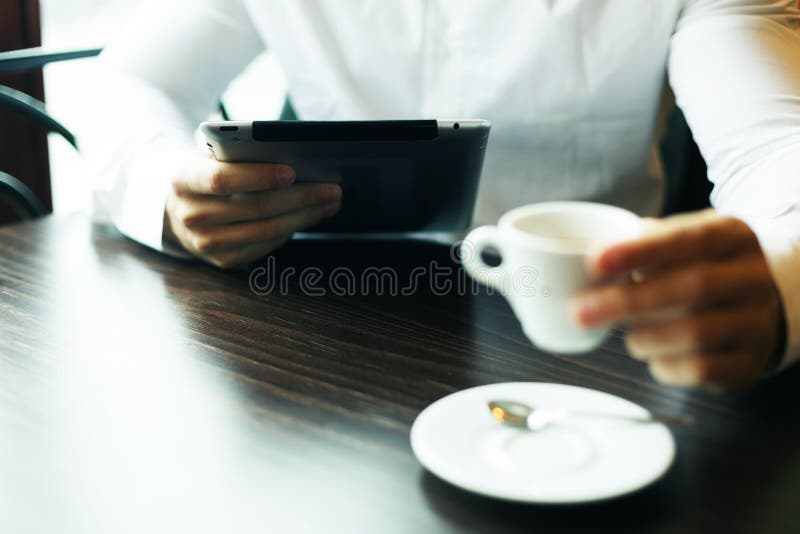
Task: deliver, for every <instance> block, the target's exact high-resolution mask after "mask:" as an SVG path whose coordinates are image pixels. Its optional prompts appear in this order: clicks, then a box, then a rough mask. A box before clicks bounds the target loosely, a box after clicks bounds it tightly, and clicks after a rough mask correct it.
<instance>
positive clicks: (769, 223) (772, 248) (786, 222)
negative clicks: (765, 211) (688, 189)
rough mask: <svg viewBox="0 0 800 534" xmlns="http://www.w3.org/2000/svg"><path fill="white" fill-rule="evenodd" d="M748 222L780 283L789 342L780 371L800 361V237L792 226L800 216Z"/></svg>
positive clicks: (778, 368) (777, 282)
mask: <svg viewBox="0 0 800 534" xmlns="http://www.w3.org/2000/svg"><path fill="white" fill-rule="evenodd" d="M748 224H750V227H751V228H752V229H753V231H754V232H755V234H756V236H757V237H758V241H759V244H760V245H761V250H762V251H763V252H764V256H765V257H766V259H767V264H768V265H769V268H770V271H771V272H772V276H773V278H774V280H775V283H776V285H777V286H778V292H779V293H780V297H781V302H782V305H783V312H784V317H785V320H786V345H785V349H784V353H783V355H782V357H781V360H780V363H779V365H778V367H777V368H776V372H777V371H781V370H783V369H786V368H787V367H789V366H791V365H792V364H794V363H796V362H797V361H798V360H800V239H798V238H797V237H796V236H794V235H793V233H792V231H791V228H792V227H795V228H800V226H797V225H800V216H798V214H795V213H792V214H791V215H788V216H785V217H779V218H776V219H771V220H760V221H753V222H748Z"/></svg>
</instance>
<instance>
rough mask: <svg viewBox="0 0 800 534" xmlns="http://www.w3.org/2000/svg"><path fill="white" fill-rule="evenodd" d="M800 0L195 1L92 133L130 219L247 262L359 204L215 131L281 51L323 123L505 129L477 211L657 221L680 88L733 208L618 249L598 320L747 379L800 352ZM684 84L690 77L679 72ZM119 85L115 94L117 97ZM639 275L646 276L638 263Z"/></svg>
mask: <svg viewBox="0 0 800 534" xmlns="http://www.w3.org/2000/svg"><path fill="white" fill-rule="evenodd" d="M794 4H795V2H794V0H773V1H755V0H649V1H643V0H507V1H503V2H498V1H488V0H391V1H387V0H306V1H292V2H288V1H278V0H193V1H189V0H172V1H170V2H152V3H149V4H147V5H146V6H145V7H143V8H142V11H141V13H140V15H139V16H138V17H137V19H136V20H135V21H133V23H132V24H131V26H130V27H129V28H128V29H127V31H126V32H125V33H124V34H123V35H122V36H120V38H119V39H118V40H117V41H116V42H115V43H112V45H111V46H110V47H109V49H108V50H107V51H106V53H105V54H104V56H105V57H104V64H105V68H106V69H107V70H108V81H107V83H106V84H104V86H103V87H101V88H98V89H99V90H100V93H98V94H102V95H105V96H104V97H103V98H100V99H97V100H98V101H99V102H100V103H99V104H97V102H95V104H94V105H95V107H97V108H98V109H99V113H98V116H100V117H102V124H103V128H93V129H89V130H87V134H86V136H85V138H84V140H83V141H84V146H85V147H86V148H87V149H88V151H89V153H90V156H91V157H92V159H93V160H94V161H95V163H96V165H97V173H96V175H97V176H98V177H99V179H98V181H97V183H96V184H95V199H96V201H97V202H96V204H97V205H98V207H99V208H100V210H101V215H104V216H106V217H108V218H110V219H111V220H112V221H113V222H114V223H115V224H116V225H117V226H118V227H119V228H120V229H121V230H122V231H123V232H124V233H126V234H127V235H129V236H130V237H132V238H134V239H137V240H139V241H140V242H142V243H144V244H146V245H149V246H151V247H154V248H156V249H160V250H164V251H167V252H176V253H177V252H178V251H180V252H183V253H187V252H188V253H189V254H192V255H194V256H197V257H199V258H202V259H204V260H206V261H208V262H210V263H212V264H214V265H217V266H221V267H229V266H234V265H239V264H244V263H246V262H248V261H250V260H253V259H255V258H258V257H260V256H263V255H265V254H268V253H269V252H270V251H272V250H274V249H275V248H277V247H279V246H280V245H281V244H282V243H284V242H285V241H286V240H287V239H289V238H290V237H291V235H292V233H293V232H295V231H298V230H302V229H304V228H307V227H308V226H310V225H312V224H314V223H316V222H317V221H319V220H321V219H323V218H325V217H327V216H330V215H331V214H333V213H335V212H336V210H337V209H338V207H339V202H340V197H341V191H340V190H339V189H338V187H336V186H332V185H293V180H294V173H293V171H292V169H290V168H287V167H283V166H275V165H263V164H224V163H222V164H221V163H217V162H215V161H213V160H210V159H208V158H207V157H205V156H203V155H202V154H201V152H199V151H198V149H197V148H196V147H195V144H194V143H193V140H192V131H193V130H194V128H195V127H196V125H197V124H198V123H199V122H200V121H201V120H203V119H204V118H205V117H206V116H207V115H208V113H209V112H210V111H211V110H212V107H213V103H214V101H215V100H216V99H217V98H218V96H219V95H220V94H221V93H222V91H223V89H224V88H225V86H226V85H227V84H228V82H230V81H231V80H232V79H233V78H234V77H235V76H236V75H237V73H239V72H240V71H241V70H242V69H243V68H244V67H245V66H246V65H247V64H248V63H249V62H250V61H251V60H252V59H253V58H254V57H255V56H256V55H257V54H258V53H259V52H261V51H262V50H263V49H264V47H265V46H269V48H270V49H271V50H272V52H273V53H274V54H275V55H276V57H277V58H278V60H279V61H280V62H281V63H282V65H283V67H284V69H285V71H286V75H287V78H288V83H289V92H290V93H291V96H292V100H293V102H294V104H295V107H296V108H297V111H298V112H299V115H300V117H301V118H303V119H317V120H326V119H329V120H333V119H378V118H419V117H468V116H470V117H480V118H487V119H489V120H491V121H492V123H493V132H492V140H491V143H490V148H489V152H488V154H487V159H486V164H485V168H484V176H483V181H482V186H481V191H480V192H479V201H478V206H477V215H476V223H485V222H493V221H494V220H496V218H497V216H498V215H499V214H500V213H502V212H503V211H505V210H507V209H509V208H512V207H514V206H516V205H518V204H522V203H529V202H536V201H544V200H552V199H567V198H569V199H582V200H594V201H599V202H607V203H612V204H616V205H620V206H624V207H627V208H629V209H632V210H634V211H636V212H638V213H639V214H641V215H645V216H647V215H649V216H655V215H658V210H659V207H660V204H661V181H662V171H661V167H660V162H659V159H658V155H657V152H656V150H655V149H654V146H655V142H656V141H657V132H658V130H659V127H660V125H661V121H662V119H663V117H664V113H665V112H666V111H668V110H669V107H670V106H669V103H670V100H669V97H668V96H667V94H668V91H667V89H668V88H671V89H672V91H673V92H674V95H675V97H676V100H677V104H678V105H679V106H680V107H681V108H682V109H683V111H684V113H685V115H686V117H687V120H688V122H689V124H690V126H691V128H692V131H693V133H694V135H695V137H696V140H697V142H698V144H699V146H700V148H701V150H702V152H703V155H704V157H705V159H706V160H707V162H708V166H709V177H710V179H711V180H712V181H713V182H714V184H715V188H714V192H713V194H712V202H713V204H714V206H715V208H716V211H709V212H703V213H701V214H694V215H690V216H685V217H679V218H673V219H668V220H664V221H663V222H654V223H653V230H652V231H651V232H650V233H648V235H646V236H645V237H643V238H641V239H638V240H636V241H633V242H629V243H624V244H619V245H617V246H613V247H610V248H607V249H606V250H601V251H598V253H597V254H595V255H594V256H593V257H592V260H591V262H590V265H589V268H590V270H591V272H592V273H594V275H595V276H596V277H597V279H598V285H597V287H596V288H595V289H594V290H592V291H590V292H587V293H586V294H585V295H583V296H582V297H581V298H579V299H578V300H576V302H575V316H576V320H577V321H579V322H580V323H582V324H584V325H587V326H592V325H598V324H617V323H622V324H627V325H629V333H628V346H629V350H630V352H631V354H632V355H633V356H634V357H637V358H640V359H642V360H645V361H647V362H648V363H649V365H650V368H651V370H652V372H653V374H654V375H655V377H656V378H657V379H659V380H661V381H663V382H665V383H669V384H676V385H683V386H701V385H702V386H708V387H714V388H723V389H731V388H739V387H742V386H744V385H747V384H749V383H752V382H753V381H755V380H757V379H758V378H760V377H761V376H764V375H765V374H767V373H769V372H771V371H773V370H774V369H776V368H779V367H782V366H786V365H789V364H790V363H791V362H793V361H794V360H796V359H798V357H800V217H799V216H798V213H800V204H798V200H800V38H799V37H798V33H797V23H798V20H799V17H800V13H798V11H797V9H796V6H795V5H794ZM667 75H668V77H667ZM108 95H112V96H110V97H109V96H108ZM621 275H622V276H621Z"/></svg>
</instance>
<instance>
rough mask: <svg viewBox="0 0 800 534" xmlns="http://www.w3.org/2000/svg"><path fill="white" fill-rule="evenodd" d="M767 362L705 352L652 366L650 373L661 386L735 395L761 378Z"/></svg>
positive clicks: (743, 353) (742, 353)
mask: <svg viewBox="0 0 800 534" xmlns="http://www.w3.org/2000/svg"><path fill="white" fill-rule="evenodd" d="M765 367H766V361H765V360H764V358H763V357H762V356H761V355H758V354H755V353H752V352H746V351H739V352H703V353H696V354H692V355H690V356H686V357H678V358H662V359H658V360H653V361H652V362H650V366H649V368H650V373H651V374H652V375H653V378H655V379H656V380H657V381H658V382H660V383H662V384H666V385H670V386H678V387H690V388H697V387H712V388H714V389H716V390H722V391H734V390H739V389H742V388H744V387H746V386H747V385H750V384H752V383H753V382H755V381H756V380H758V379H759V378H760V377H761V374H762V373H763V371H764V369H765Z"/></svg>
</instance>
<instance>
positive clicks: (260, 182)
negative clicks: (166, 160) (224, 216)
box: [172, 159, 295, 195]
mask: <svg viewBox="0 0 800 534" xmlns="http://www.w3.org/2000/svg"><path fill="white" fill-rule="evenodd" d="M181 174H182V176H181V177H180V178H177V179H176V180H174V181H173V184H172V185H173V189H174V191H175V193H177V194H186V193H195V194H200V195H231V194H234V193H246V192H248V191H263V190H266V189H275V188H277V187H286V186H288V185H289V184H291V183H293V182H294V179H295V174H294V170H293V169H292V168H291V167H289V166H287V165H279V164H275V163H225V162H218V161H216V160H213V159H207V160H198V161H195V162H193V164H192V165H191V166H190V167H188V168H186V169H184V170H183V172H182V173H181Z"/></svg>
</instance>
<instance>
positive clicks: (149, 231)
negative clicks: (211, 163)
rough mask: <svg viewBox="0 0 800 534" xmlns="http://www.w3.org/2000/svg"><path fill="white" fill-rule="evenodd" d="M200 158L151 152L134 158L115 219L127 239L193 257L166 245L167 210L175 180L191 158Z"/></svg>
mask: <svg viewBox="0 0 800 534" xmlns="http://www.w3.org/2000/svg"><path fill="white" fill-rule="evenodd" d="M190 156H193V157H197V156H198V152H197V151H192V150H177V151H175V150H168V149H155V150H148V151H147V154H146V155H143V154H138V155H135V156H134V155H132V159H131V160H130V165H128V166H124V167H123V168H124V169H126V170H125V171H124V172H125V173H126V174H127V176H126V177H125V179H124V180H122V183H124V184H125V185H124V187H125V190H124V192H123V194H122V195H121V198H120V200H121V202H120V205H119V206H118V209H117V210H113V211H112V213H113V215H112V219H113V221H114V224H115V225H116V226H117V228H118V229H119V230H120V232H122V233H123V234H124V235H126V236H128V237H130V238H131V239H134V240H135V241H138V242H139V243H141V244H143V245H146V246H148V247H150V248H152V249H155V250H158V251H159V252H163V253H165V254H168V255H170V256H173V257H177V258H190V257H191V255H190V254H188V253H187V252H186V251H184V250H182V249H181V248H179V247H178V246H176V245H172V244H170V243H168V242H165V241H164V210H165V207H166V203H167V197H168V196H169V193H170V188H171V187H172V184H171V177H172V176H174V175H175V174H176V173H177V172H178V171H179V169H180V167H181V165H183V163H184V162H185V161H186V158H187V157H190Z"/></svg>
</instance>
